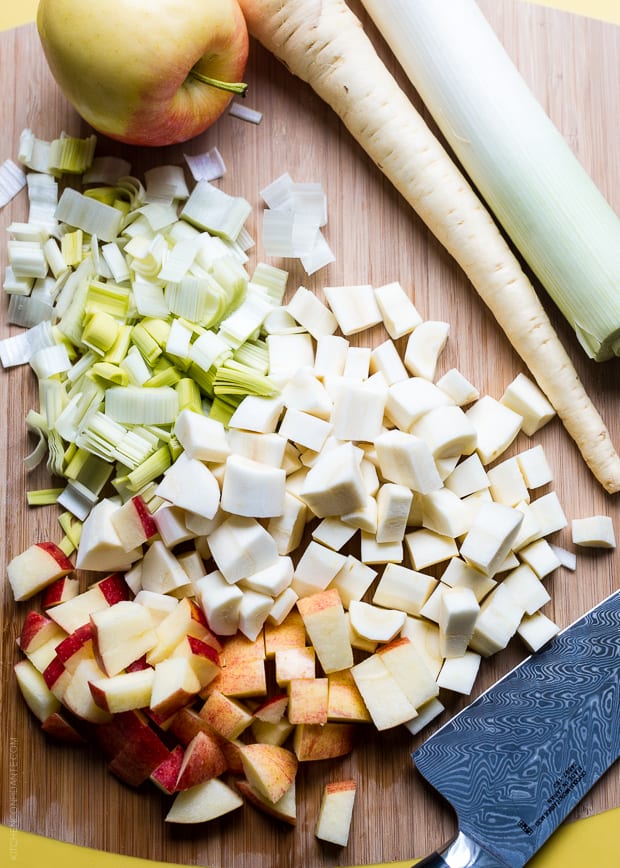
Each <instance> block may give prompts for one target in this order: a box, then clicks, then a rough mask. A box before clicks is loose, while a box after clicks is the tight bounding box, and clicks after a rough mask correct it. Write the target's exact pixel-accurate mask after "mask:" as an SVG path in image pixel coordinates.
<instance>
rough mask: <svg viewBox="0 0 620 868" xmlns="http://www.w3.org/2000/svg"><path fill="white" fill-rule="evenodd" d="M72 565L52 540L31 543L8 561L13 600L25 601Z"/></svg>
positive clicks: (68, 571)
mask: <svg viewBox="0 0 620 868" xmlns="http://www.w3.org/2000/svg"><path fill="white" fill-rule="evenodd" d="M72 570H73V564H72V563H71V561H70V560H69V558H68V557H67V556H66V555H65V553H64V552H63V550H62V549H61V548H60V547H59V546H57V545H56V543H53V542H40V543H34V545H31V546H29V547H28V548H27V549H26V550H25V551H23V552H22V553H21V554H19V555H16V556H15V557H14V558H12V560H10V561H9V563H8V565H7V568H6V572H7V577H8V580H9V583H10V585H11V589H12V591H13V596H14V598H15V600H16V601H18V602H19V601H21V600H28V599H30V597H33V596H34V595H35V594H38V592H39V591H42V590H43V589H44V588H46V587H47V586H48V585H51V584H52V582H55V581H56V580H57V579H59V578H62V576H66V575H68V574H69V573H70V572H72Z"/></svg>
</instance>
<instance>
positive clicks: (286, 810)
mask: <svg viewBox="0 0 620 868" xmlns="http://www.w3.org/2000/svg"><path fill="white" fill-rule="evenodd" d="M235 786H236V787H237V789H238V790H239V792H240V793H241V795H242V796H243V797H244V799H246V801H248V802H249V803H250V804H252V805H254V807H256V808H258V809H259V810H260V811H263V813H265V814H268V815H269V816H270V817H275V818H276V819H277V820H283V821H284V822H285V823H288V824H289V825H291V826H294V825H296V823H297V803H296V788H295V781H293V783H292V784H291V786H290V787H289V788H288V790H287V791H286V792H285V793H284V795H283V796H282V797H281V798H279V799H278V801H277V802H271V801H270V800H269V799H266V798H265V797H264V796H263V795H262V794H261V793H259V792H258V790H256V789H255V788H254V787H253V786H252V784H250V782H249V781H246V780H243V779H242V780H239V781H236V782H235Z"/></svg>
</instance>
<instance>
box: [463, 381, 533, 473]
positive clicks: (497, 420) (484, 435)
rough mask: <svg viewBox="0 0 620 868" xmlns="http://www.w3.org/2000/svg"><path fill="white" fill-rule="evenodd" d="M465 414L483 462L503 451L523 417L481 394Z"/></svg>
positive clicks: (518, 429) (491, 459)
mask: <svg viewBox="0 0 620 868" xmlns="http://www.w3.org/2000/svg"><path fill="white" fill-rule="evenodd" d="M465 414H466V416H467V418H468V419H469V421H470V422H471V423H472V425H473V426H474V428H475V429H476V433H477V445H476V449H477V451H478V455H479V456H480V460H481V461H482V463H483V464H490V463H491V462H492V461H494V460H495V459H496V458H498V457H499V456H500V455H501V454H502V453H503V452H505V451H506V449H508V447H509V446H510V444H511V443H512V442H513V440H514V439H515V437H516V436H517V434H518V433H519V431H520V430H521V422H522V419H523V417H522V416H519V414H518V413H515V412H514V410H511V409H510V407H506V406H505V405H504V404H501V403H500V402H499V401H497V400H496V399H495V398H492V397H491V396H490V395H483V396H482V398H480V399H479V400H478V401H476V403H475V404H472V406H471V407H470V408H469V409H468V410H466V411H465Z"/></svg>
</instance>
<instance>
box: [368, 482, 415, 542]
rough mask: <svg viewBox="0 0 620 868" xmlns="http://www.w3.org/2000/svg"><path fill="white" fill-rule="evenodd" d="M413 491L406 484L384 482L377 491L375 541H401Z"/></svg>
mask: <svg viewBox="0 0 620 868" xmlns="http://www.w3.org/2000/svg"><path fill="white" fill-rule="evenodd" d="M412 500H413V493H412V491H411V489H410V488H407V486H406V485H398V484H397V483H395V482H385V483H384V484H383V485H382V486H381V487H380V488H379V491H378V492H377V530H376V536H377V542H379V543H384V542H401V541H402V540H403V539H404V536H405V530H406V528H407V521H408V519H409V510H410V509H411V501H412Z"/></svg>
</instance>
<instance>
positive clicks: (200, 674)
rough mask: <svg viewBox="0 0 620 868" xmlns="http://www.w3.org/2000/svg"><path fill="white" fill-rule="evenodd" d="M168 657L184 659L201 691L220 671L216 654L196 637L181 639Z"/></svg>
mask: <svg viewBox="0 0 620 868" xmlns="http://www.w3.org/2000/svg"><path fill="white" fill-rule="evenodd" d="M170 656H171V657H184V658H185V659H186V660H187V661H188V662H189V665H190V666H191V667H192V669H193V670H194V674H195V675H196V678H197V679H198V681H199V683H200V689H201V690H203V689H204V688H205V687H206V686H207V685H208V684H210V683H211V682H212V681H213V679H214V678H216V677H217V676H218V675H219V673H220V671H221V669H220V659H219V654H218V652H217V651H216V650H215V648H213V647H212V646H211V645H209V644H208V643H207V642H203V641H202V639H198V638H197V637H196V636H185V637H184V638H183V639H181V641H180V642H179V644H178V645H177V646H176V647H175V648H174V649H173V650H172V652H171V655H170Z"/></svg>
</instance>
